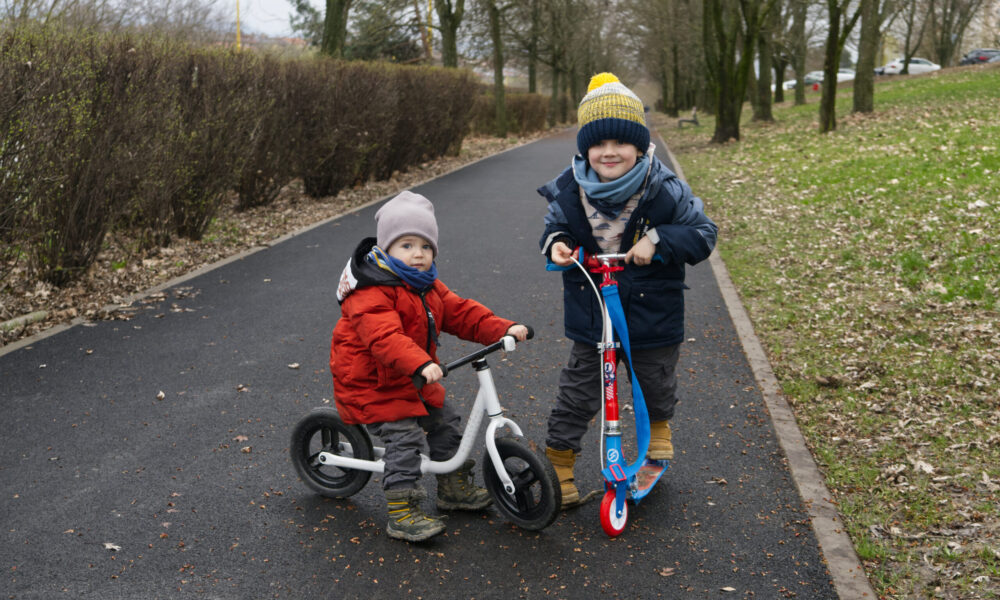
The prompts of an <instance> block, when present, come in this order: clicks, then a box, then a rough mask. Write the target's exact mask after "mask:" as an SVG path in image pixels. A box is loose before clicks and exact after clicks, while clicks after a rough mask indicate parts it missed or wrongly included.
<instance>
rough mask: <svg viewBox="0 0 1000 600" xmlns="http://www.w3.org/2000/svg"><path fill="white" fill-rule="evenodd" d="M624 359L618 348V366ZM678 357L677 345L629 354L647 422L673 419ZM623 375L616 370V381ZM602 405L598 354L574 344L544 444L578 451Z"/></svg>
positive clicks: (602, 394) (560, 376)
mask: <svg viewBox="0 0 1000 600" xmlns="http://www.w3.org/2000/svg"><path fill="white" fill-rule="evenodd" d="M624 356H625V352H624V351H623V350H621V349H619V351H618V362H619V363H623V362H625V361H624ZM679 356H680V344H677V345H674V346H665V347H663V348H650V349H647V350H633V351H632V363H633V365H634V367H635V375H636V378H638V380H639V385H640V386H642V394H643V397H644V398H645V400H646V408H647V409H648V410H649V420H650V421H664V420H667V419H670V418H672V417H673V416H674V406H676V405H677V373H676V372H675V371H676V368H677V359H678V357H679ZM624 373H625V371H623V370H621V369H619V372H618V379H619V381H621V380H622V375H623V374H624ZM603 402H604V393H603V390H602V389H601V355H600V353H598V351H597V347H596V346H592V345H590V344H584V343H583V342H573V349H572V350H571V351H570V354H569V362H568V363H567V365H566V367H565V368H564V369H563V370H562V373H561V374H560V375H559V393H558V394H557V395H556V405H555V407H554V408H553V409H552V413H551V414H550V415H549V431H548V435H547V437H546V439H545V443H546V445H548V446H549V447H550V448H553V449H555V450H572V451H573V452H580V440H581V439H582V438H583V434H585V433H586V432H587V425H588V424H589V423H590V420H591V419H593V418H594V415H596V414H597V413H598V411H600V410H601V405H602V404H603Z"/></svg>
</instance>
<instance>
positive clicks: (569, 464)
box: [545, 448, 580, 508]
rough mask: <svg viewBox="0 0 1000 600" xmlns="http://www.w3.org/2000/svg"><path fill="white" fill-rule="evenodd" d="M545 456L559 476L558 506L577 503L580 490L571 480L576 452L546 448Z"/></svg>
mask: <svg viewBox="0 0 1000 600" xmlns="http://www.w3.org/2000/svg"><path fill="white" fill-rule="evenodd" d="M545 456H547V457H548V459H549V462H550V463H552V467H553V468H555V470H556V475H557V476H558V477H559V488H560V489H561V490H562V506H561V507H560V508H566V507H568V506H575V505H577V504H579V503H580V490H578V489H576V483H574V481H573V465H574V464H575V463H576V454H575V453H574V452H573V451H572V450H556V449H555V448H546V449H545Z"/></svg>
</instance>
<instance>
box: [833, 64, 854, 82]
mask: <svg viewBox="0 0 1000 600" xmlns="http://www.w3.org/2000/svg"><path fill="white" fill-rule="evenodd" d="M855 76H857V72H856V71H855V70H854V69H848V68H846V67H843V68H840V69H837V83H840V82H841V81H851V80H853V79H854V77H855Z"/></svg>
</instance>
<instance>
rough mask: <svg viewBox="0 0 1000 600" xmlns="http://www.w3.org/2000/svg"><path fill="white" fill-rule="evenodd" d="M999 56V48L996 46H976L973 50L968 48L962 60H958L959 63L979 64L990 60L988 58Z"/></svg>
mask: <svg viewBox="0 0 1000 600" xmlns="http://www.w3.org/2000/svg"><path fill="white" fill-rule="evenodd" d="M995 56H1000V50H998V49H997V48H976V49H975V50H970V51H968V52H966V53H965V56H963V57H962V60H960V61H958V64H959V65H963V66H964V65H981V64H983V63H985V62H990V59H991V58H993V57H995Z"/></svg>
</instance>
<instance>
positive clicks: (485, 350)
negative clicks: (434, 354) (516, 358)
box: [411, 325, 535, 390]
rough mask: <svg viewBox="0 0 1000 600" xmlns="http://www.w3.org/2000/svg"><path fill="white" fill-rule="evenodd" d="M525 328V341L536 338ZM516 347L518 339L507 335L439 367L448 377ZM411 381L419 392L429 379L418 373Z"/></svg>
mask: <svg viewBox="0 0 1000 600" xmlns="http://www.w3.org/2000/svg"><path fill="white" fill-rule="evenodd" d="M525 327H528V337H527V338H525V341H527V340H530V339H531V338H533V337H535V330H534V329H532V328H531V327H529V326H527V325H525ZM508 338H509V340H508ZM516 345H517V338H515V337H514V336H512V335H505V336H503V337H502V338H500V340H499V341H496V342H493V343H492V344H490V345H489V346H483V347H482V348H480V349H479V350H476V351H475V352H473V353H472V354H469V355H466V356H463V357H462V358H459V359H458V360H455V361H452V362H450V363H448V364H443V365H439V366H440V367H441V372H442V373H443V374H444V377H447V376H448V373H450V372H451V371H454V370H455V369H457V368H459V367H461V366H463V365H467V364H469V363H471V362H475V361H477V360H479V359H480V358H483V357H484V356H486V355H487V354H493V353H494V352H496V351H497V350H500V349H504V350H507V351H511V350H513V349H514V346H516ZM411 379H412V380H413V385H414V386H416V388H417V389H418V390H419V389H420V388H422V387H424V386H425V385H427V379H426V378H424V376H423V375H421V374H420V373H416V374H415V375H413V377H412V378H411Z"/></svg>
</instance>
